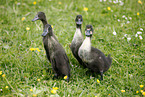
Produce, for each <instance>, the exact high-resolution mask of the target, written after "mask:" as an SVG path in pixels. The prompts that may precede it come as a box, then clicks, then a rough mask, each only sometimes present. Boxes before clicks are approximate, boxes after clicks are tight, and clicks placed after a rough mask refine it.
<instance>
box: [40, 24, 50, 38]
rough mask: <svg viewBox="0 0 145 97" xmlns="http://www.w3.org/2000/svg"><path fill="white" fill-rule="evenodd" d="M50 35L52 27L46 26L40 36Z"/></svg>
mask: <svg viewBox="0 0 145 97" xmlns="http://www.w3.org/2000/svg"><path fill="white" fill-rule="evenodd" d="M51 33H52V27H51V25H50V24H46V25H45V28H44V31H43V33H42V36H43V37H44V36H46V35H47V34H51Z"/></svg>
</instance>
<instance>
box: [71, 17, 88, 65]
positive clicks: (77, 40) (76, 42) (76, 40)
mask: <svg viewBox="0 0 145 97" xmlns="http://www.w3.org/2000/svg"><path fill="white" fill-rule="evenodd" d="M75 22H76V32H75V34H74V37H73V40H72V43H71V45H70V49H71V51H72V53H73V55H74V57H75V58H76V59H77V60H78V62H79V63H80V64H81V65H82V66H83V67H84V68H86V66H85V65H84V63H83V62H82V60H81V58H80V57H79V56H78V50H79V48H80V46H81V44H82V43H83V41H84V38H83V35H82V31H81V26H82V22H83V18H82V15H77V16H76V19H75Z"/></svg>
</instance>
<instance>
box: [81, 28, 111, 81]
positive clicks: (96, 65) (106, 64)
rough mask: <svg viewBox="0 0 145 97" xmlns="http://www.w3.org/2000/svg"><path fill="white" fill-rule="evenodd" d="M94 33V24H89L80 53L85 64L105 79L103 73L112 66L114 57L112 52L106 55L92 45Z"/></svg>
mask: <svg viewBox="0 0 145 97" xmlns="http://www.w3.org/2000/svg"><path fill="white" fill-rule="evenodd" d="M92 34H93V27H92V25H87V26H86V29H85V35H86V38H85V40H84V41H83V43H82V45H81V46H80V48H79V51H78V55H79V57H80V58H81V59H82V61H83V62H84V63H85V65H86V66H87V67H88V68H89V69H90V70H91V71H93V72H95V73H99V74H100V75H101V80H103V73H104V72H105V71H107V70H108V69H109V68H110V66H111V63H112V58H111V57H110V54H109V55H108V57H106V56H105V55H104V53H103V52H101V51H100V50H99V49H97V48H94V47H92V46H91V37H92Z"/></svg>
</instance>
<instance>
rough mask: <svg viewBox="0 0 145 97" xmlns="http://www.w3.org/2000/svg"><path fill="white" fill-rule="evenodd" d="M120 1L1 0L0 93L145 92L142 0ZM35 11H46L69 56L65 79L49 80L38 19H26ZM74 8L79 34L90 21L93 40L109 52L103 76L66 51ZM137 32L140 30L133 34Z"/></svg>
mask: <svg viewBox="0 0 145 97" xmlns="http://www.w3.org/2000/svg"><path fill="white" fill-rule="evenodd" d="M119 1H120V2H117V1H116V0H112V2H109V0H108V1H107V0H106V1H105V0H88V1H82V0H75V1H65V0H61V1H56V0H48V1H44V0H37V1H33V0H29V1H21V0H18V1H16V0H7V1H5V0H3V1H2V2H1V4H0V12H1V15H0V36H1V37H0V56H1V57H0V96H38V97H39V96H42V95H44V96H52V95H55V96H60V97H61V96H66V97H67V96H70V97H71V96H75V97H78V96H80V97H84V96H87V97H93V96H97V97H102V96H122V97H124V96H136V95H138V96H141V95H145V93H144V92H145V88H144V86H143V87H142V86H141V85H145V74H144V72H145V69H144V68H145V67H144V63H145V60H144V59H145V57H144V48H145V45H144V37H145V36H144V30H145V29H144V24H145V21H144V20H145V17H144V16H143V13H145V10H144V6H145V4H144V2H143V1H141V0H139V2H137V1H136V0H132V1H129V0H126V1H123V0H119ZM121 2H122V3H121ZM38 11H43V12H45V13H46V16H47V17H48V18H47V19H48V23H49V24H51V25H53V30H54V33H55V34H56V36H57V38H58V40H59V42H60V43H61V44H62V45H63V47H64V49H65V51H66V53H67V55H68V57H69V59H70V63H71V78H70V82H69V83H67V82H66V81H65V80H64V79H58V80H52V77H53V76H54V73H53V72H52V68H51V64H50V63H49V62H48V61H47V59H46V55H45V52H44V48H43V44H42V37H41V34H42V23H40V22H35V23H32V22H31V20H32V19H33V17H34V16H35V14H36V13H37V12H38ZM138 13H139V14H138ZM78 14H81V15H82V16H83V19H84V22H83V27H82V32H83V34H84V27H85V25H87V24H92V25H93V28H94V35H93V37H92V45H93V46H94V47H96V48H98V49H100V50H101V51H102V52H104V53H105V54H106V55H108V54H109V53H110V54H111V56H112V58H113V62H112V66H111V68H110V69H109V70H108V71H107V72H106V73H105V74H104V80H103V81H99V80H98V78H99V77H98V76H99V75H98V76H96V77H93V76H92V75H91V74H86V72H87V69H83V68H81V67H79V65H78V62H77V61H76V59H75V58H74V57H73V55H72V53H71V51H70V48H69V43H71V41H72V38H73V35H74V33H75V21H74V19H75V16H76V15H78ZM137 32H142V34H138V36H137V37H136V34H137ZM141 37H142V38H141ZM31 48H34V49H33V50H32V49H31ZM30 49H31V50H30ZM53 87H58V88H59V89H57V90H55V89H53ZM30 90H31V91H30ZM52 90H55V91H53V92H51V91H52Z"/></svg>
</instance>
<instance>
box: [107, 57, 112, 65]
mask: <svg viewBox="0 0 145 97" xmlns="http://www.w3.org/2000/svg"><path fill="white" fill-rule="evenodd" d="M107 60H108V62H109V64H110V66H111V63H112V58H111V55H110V54H109V55H108V57H107Z"/></svg>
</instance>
